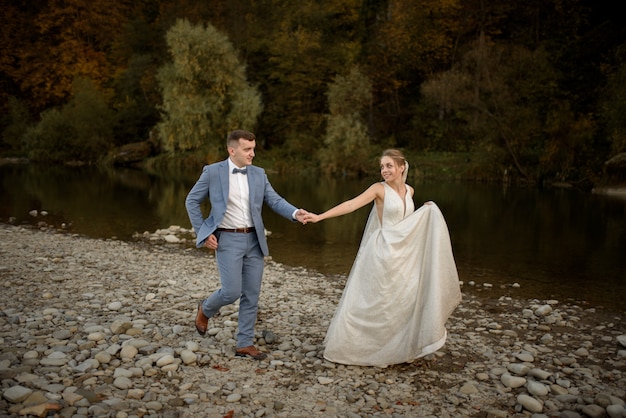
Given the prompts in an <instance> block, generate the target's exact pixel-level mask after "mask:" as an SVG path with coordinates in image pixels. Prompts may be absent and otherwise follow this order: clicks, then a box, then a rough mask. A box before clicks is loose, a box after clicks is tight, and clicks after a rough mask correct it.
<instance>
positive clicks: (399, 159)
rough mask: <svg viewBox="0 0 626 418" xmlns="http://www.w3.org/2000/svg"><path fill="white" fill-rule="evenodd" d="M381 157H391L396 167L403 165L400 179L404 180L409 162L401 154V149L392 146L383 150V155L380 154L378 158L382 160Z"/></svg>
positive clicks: (407, 173) (407, 172)
mask: <svg viewBox="0 0 626 418" xmlns="http://www.w3.org/2000/svg"><path fill="white" fill-rule="evenodd" d="M383 157H389V158H391V159H392V160H393V161H394V162H395V163H396V165H397V166H398V167H402V166H404V171H403V172H402V180H404V181H406V178H407V176H408V175H409V162H408V161H407V160H406V158H404V154H402V151H400V150H397V149H393V148H390V149H386V150H384V151H383V155H381V156H380V159H381V160H382V159H383Z"/></svg>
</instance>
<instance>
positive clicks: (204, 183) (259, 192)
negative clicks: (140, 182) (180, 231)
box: [185, 160, 297, 256]
mask: <svg viewBox="0 0 626 418" xmlns="http://www.w3.org/2000/svg"><path fill="white" fill-rule="evenodd" d="M228 167H229V166H228V160H224V161H220V162H218V163H214V164H210V165H206V166H204V168H203V169H202V174H201V175H200V178H199V179H198V181H197V182H196V184H195V185H194V186H193V188H192V189H191V191H190V192H189V194H188V195H187V199H186V200H185V206H186V207H187V213H188V214H189V220H190V221H191V225H192V226H193V229H194V231H195V232H196V246H197V247H198V248H200V247H202V246H203V245H204V242H205V241H206V239H207V238H208V237H209V235H211V234H212V233H214V232H215V230H216V229H217V227H218V226H219V224H220V223H221V222H222V220H223V219H224V215H225V214H226V205H227V203H228V179H229V172H228ZM247 171H248V174H247V178H248V186H249V189H250V213H251V215H252V222H253V223H254V227H255V229H256V234H257V236H258V238H259V244H260V245H261V251H263V255H264V256H267V255H269V249H268V247H267V239H266V238H265V225H264V224H263V217H262V216H261V211H262V209H263V203H265V204H267V206H268V207H270V208H271V209H272V210H273V211H274V212H276V213H278V214H279V215H281V216H283V217H285V218H287V219H290V220H292V221H294V219H293V218H292V215H293V213H294V212H295V211H296V210H297V208H296V207H295V206H293V205H292V204H290V203H289V202H287V201H286V200H285V199H283V197H282V196H280V195H279V194H278V193H276V192H275V191H274V189H273V188H272V185H271V184H270V182H269V180H268V179H267V175H266V174H265V170H263V169H262V168H260V167H257V166H254V165H249V166H248V167H247ZM207 198H208V199H209V202H210V203H211V212H210V213H209V216H208V217H207V218H204V217H203V215H202V211H201V209H200V207H201V206H200V205H201V204H202V202H203V201H204V199H207ZM245 226H249V225H237V227H245Z"/></svg>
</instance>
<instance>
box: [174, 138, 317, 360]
mask: <svg viewBox="0 0 626 418" xmlns="http://www.w3.org/2000/svg"><path fill="white" fill-rule="evenodd" d="M227 147H228V155H229V157H228V159H226V160H224V161H221V162H218V163H214V164H211V165H207V166H205V167H204V169H203V170H202V174H201V175H200V178H199V179H198V181H197V182H196V184H195V185H194V186H193V188H192V189H191V191H190V192H189V195H187V199H186V200H185V206H186V207H187V213H188V215H189V219H190V220H191V224H192V226H193V229H194V231H195V232H196V246H197V247H198V248H201V247H202V246H205V247H207V248H210V249H212V250H215V257H216V260H217V268H218V270H219V274H220V282H221V285H222V287H221V288H220V289H218V290H217V291H215V292H213V293H212V294H211V295H210V296H209V297H208V298H206V299H204V300H203V301H201V302H200V303H199V304H198V311H197V313H196V329H197V330H198V333H200V335H205V334H206V331H207V327H208V319H209V318H210V317H212V316H214V315H215V314H217V313H218V312H219V309H220V308H221V307H222V306H224V305H229V304H231V303H234V302H235V301H237V300H238V299H239V332H238V333H237V347H236V350H235V355H237V356H242V357H246V356H248V357H252V358H254V359H256V360H262V359H264V358H266V357H267V355H266V354H265V353H262V352H261V351H259V350H257V349H256V347H255V346H254V345H253V339H254V325H255V323H256V318H257V310H258V301H259V294H260V292H261V279H262V278H263V268H264V258H263V257H264V256H267V255H268V254H269V249H268V247H267V240H266V238H265V227H264V225H263V218H262V217H261V210H262V207H263V203H265V204H267V205H268V206H269V207H270V208H271V209H272V210H273V211H274V212H276V213H278V214H279V215H281V216H283V217H285V218H287V219H290V220H292V221H295V220H297V221H300V222H302V223H306V222H305V220H304V217H305V215H306V214H307V213H308V212H306V211H305V210H302V209H298V208H296V207H295V206H293V205H291V204H290V203H289V202H287V201H286V200H285V199H283V198H282V197H281V196H280V195H279V194H278V193H276V192H275V191H274V189H273V188H272V185H271V184H270V183H269V181H268V179H267V176H266V175H265V170H263V169H262V168H260V167H256V166H253V165H251V164H252V159H253V158H254V149H255V147H256V137H255V136H254V134H253V133H252V132H248V131H244V130H236V131H232V132H231V133H230V134H229V135H228V139H227ZM206 198H208V199H209V201H210V203H211V213H210V214H209V216H208V217H207V218H206V219H205V218H204V217H203V215H202V210H201V204H202V202H203V201H204V199H206Z"/></svg>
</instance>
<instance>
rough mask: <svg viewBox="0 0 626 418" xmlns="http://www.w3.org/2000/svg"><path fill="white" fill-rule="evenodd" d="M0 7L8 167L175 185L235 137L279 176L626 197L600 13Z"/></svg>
mask: <svg viewBox="0 0 626 418" xmlns="http://www.w3.org/2000/svg"><path fill="white" fill-rule="evenodd" d="M0 5H2V9H3V11H4V17H3V24H2V25H0V44H1V46H2V50H3V54H2V59H1V60H0V83H1V84H2V89H1V91H0V100H1V106H2V110H3V117H2V119H1V120H0V129H1V131H2V136H1V138H0V156H3V157H27V158H29V159H31V160H36V161H48V162H53V163H70V162H80V163H108V164H123V165H142V166H143V167H145V168H148V169H152V170H159V169H162V168H164V167H169V168H172V167H178V168H179V169H183V168H184V167H188V166H190V165H194V166H195V165H197V164H202V163H205V162H211V161H215V160H218V159H220V158H223V156H224V138H225V137H226V133H227V132H228V131H229V130H231V129H234V128H244V129H249V130H252V131H254V132H255V133H256V134H257V137H258V148H259V157H261V156H262V159H263V162H267V163H268V164H269V167H270V168H271V169H273V170H277V171H280V172H293V171H303V170H306V171H311V172H317V173H327V174H340V175H363V174H365V173H368V174H369V173H371V171H372V168H373V167H375V160H376V156H377V155H378V154H379V153H380V151H381V150H382V149H384V148H387V147H398V148H401V149H403V150H404V151H405V153H406V154H407V155H408V156H410V159H411V160H412V161H415V162H416V163H417V165H416V167H418V170H419V171H416V172H418V173H421V174H423V175H425V176H444V177H453V178H467V179H475V180H491V181H493V180H496V181H500V180H504V181H524V182H529V183H545V182H569V183H570V184H578V185H583V186H590V185H594V184H598V183H606V182H618V183H623V182H624V181H626V174H624V172H625V171H626V163H624V161H626V158H620V157H619V156H621V155H623V153H624V152H626V126H625V123H626V122H625V121H624V118H623V115H624V113H625V112H626V83H624V80H625V79H626V61H625V59H624V58H625V57H626V28H625V27H624V26H623V25H622V23H621V21H620V20H619V16H620V13H619V12H618V10H617V6H615V5H610V4H608V2H592V1H587V0H559V1H557V0H549V1H540V2H528V1H506V0H496V1H492V2H488V4H485V3H484V2H476V1H474V0H418V1H415V0H393V1H392V0H333V1H323V2H322V1H314V0H310V1H303V2H281V1H276V0H264V1H250V0H228V1H225V0H212V1H200V0H182V1H181V0H157V1H148V0H140V1H136V2H126V1H113V2H111V1H108V0H92V1H90V2H85V1H84V0H70V1H67V0H66V1H63V2H61V1H56V0H40V1H35V2H28V4H24V3H23V2H19V1H15V0H0ZM87 6H88V7H87ZM607 161H609V162H610V161H617V163H616V164H615V165H614V166H611V165H610V164H609V165H607V164H606V162H607ZM607 167H608V168H607Z"/></svg>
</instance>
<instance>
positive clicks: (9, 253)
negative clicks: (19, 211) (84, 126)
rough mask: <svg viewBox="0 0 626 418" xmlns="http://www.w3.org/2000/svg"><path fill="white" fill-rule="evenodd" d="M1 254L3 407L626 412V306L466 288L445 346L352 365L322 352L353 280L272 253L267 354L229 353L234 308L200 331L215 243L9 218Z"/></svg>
mask: <svg viewBox="0 0 626 418" xmlns="http://www.w3.org/2000/svg"><path fill="white" fill-rule="evenodd" d="M0 255H1V256H2V257H1V258H2V261H1V262H0V280H1V281H2V283H3V284H4V286H3V289H4V290H3V294H2V297H0V330H1V331H0V346H1V347H2V348H1V349H0V376H2V387H1V388H0V391H1V393H2V396H1V397H0V411H7V412H6V414H7V415H2V414H3V413H2V412H0V416H19V415H20V414H22V413H23V412H24V411H27V410H28V408H38V409H33V411H35V412H39V413H40V414H43V413H44V412H42V411H45V413H48V412H50V411H57V413H58V414H59V416H68V417H70V416H72V415H74V414H79V415H85V416H87V415H89V414H96V413H97V412H101V413H113V416H118V417H134V416H142V415H145V414H149V415H150V416H172V417H174V416H189V417H192V416H197V415H198V414H201V415H203V416H208V417H213V416H215V417H218V416H220V417H221V416H224V415H226V414H228V413H229V412H230V411H233V414H234V415H233V416H238V417H243V416H276V417H282V416H284V417H298V416H302V417H304V416H306V417H310V416H354V417H356V416H361V417H365V416H428V417H456V416H473V417H500V416H502V417H505V416H508V417H517V416H519V417H526V416H530V414H539V415H536V416H549V417H552V416H574V415H571V414H579V416H598V417H600V416H605V415H606V414H610V413H613V414H615V413H620V414H621V413H622V410H624V411H626V409H625V408H624V401H625V400H626V391H625V390H624V388H626V348H625V347H624V345H623V344H626V341H624V342H623V343H621V342H620V341H621V339H622V338H621V337H622V336H624V337H625V338H626V324H625V322H626V321H624V313H617V312H610V311H605V310H602V309H595V308H583V307H581V306H578V305H575V304H566V303H563V302H561V301H557V300H540V299H523V298H514V297H509V296H498V297H493V296H492V295H489V294H486V292H480V291H479V292H474V291H471V292H470V291H469V290H468V289H467V285H465V286H464V287H462V291H463V301H462V302H461V305H459V307H458V308H457V309H456V310H455V312H454V313H453V314H452V317H451V318H450V320H449V321H448V324H447V328H448V334H449V336H448V341H447V342H446V344H445V345H444V347H443V348H442V349H441V350H440V351H438V352H437V353H435V354H433V355H429V356H427V357H425V358H422V359H418V360H416V361H414V362H412V363H406V364H402V365H395V366H390V367H388V368H384V369H383V368H375V367H356V366H342V365H338V364H333V363H330V362H327V361H325V360H324V359H323V338H324V335H325V331H326V327H327V326H328V323H329V321H330V318H331V317H332V314H333V313H334V307H335V306H336V304H337V302H338V299H339V297H340V296H341V291H342V289H343V284H344V282H345V278H342V277H330V276H325V275H323V274H320V273H317V272H314V271H309V270H307V269H304V268H299V267H287V266H283V265H281V264H279V263H275V262H273V261H271V260H269V261H268V262H267V263H266V269H265V275H264V284H263V288H262V294H261V299H260V309H259V321H258V324H257V334H258V335H257V345H258V346H259V348H260V349H261V350H262V351H265V352H267V353H268V359H267V360H264V361H261V362H257V361H252V360H246V359H239V358H236V357H235V356H234V352H233V348H234V340H233V336H234V333H235V329H236V306H229V307H225V308H223V310H222V316H221V317H220V318H215V319H211V321H210V330H209V332H208V333H207V336H206V337H204V338H203V337H200V336H199V335H198V334H197V333H196V332H195V329H194V327H193V318H194V317H195V303H196V301H197V300H198V299H200V298H202V297H204V296H205V295H206V294H207V293H208V292H209V291H210V290H211V289H213V288H215V287H216V285H217V283H216V281H217V272H216V268H215V263H214V259H213V258H212V257H211V256H209V255H207V253H205V252H202V251H199V250H196V249H194V248H180V247H177V248H171V247H167V246H163V245H152V244H148V243H145V242H136V243H129V242H123V241H117V240H101V239H92V238H85V237H80V236H76V235H71V234H66V233H58V232H55V231H49V230H44V231H40V230H36V229H30V228H24V227H21V226H11V225H0ZM263 331H265V332H263ZM620 407H621V409H619V408H620ZM598 408H600V409H601V411H600V409H598ZM141 411H144V412H141ZM615 411H617V412H615ZM140 412H141V413H140ZM563 413H565V414H570V415H561V414H563ZM601 413H602V414H605V415H601ZM581 414H582V415H581ZM39 416H45V415H39ZM89 416H91V415H89ZM610 416H620V415H610ZM621 416H626V412H624V415H621Z"/></svg>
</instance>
